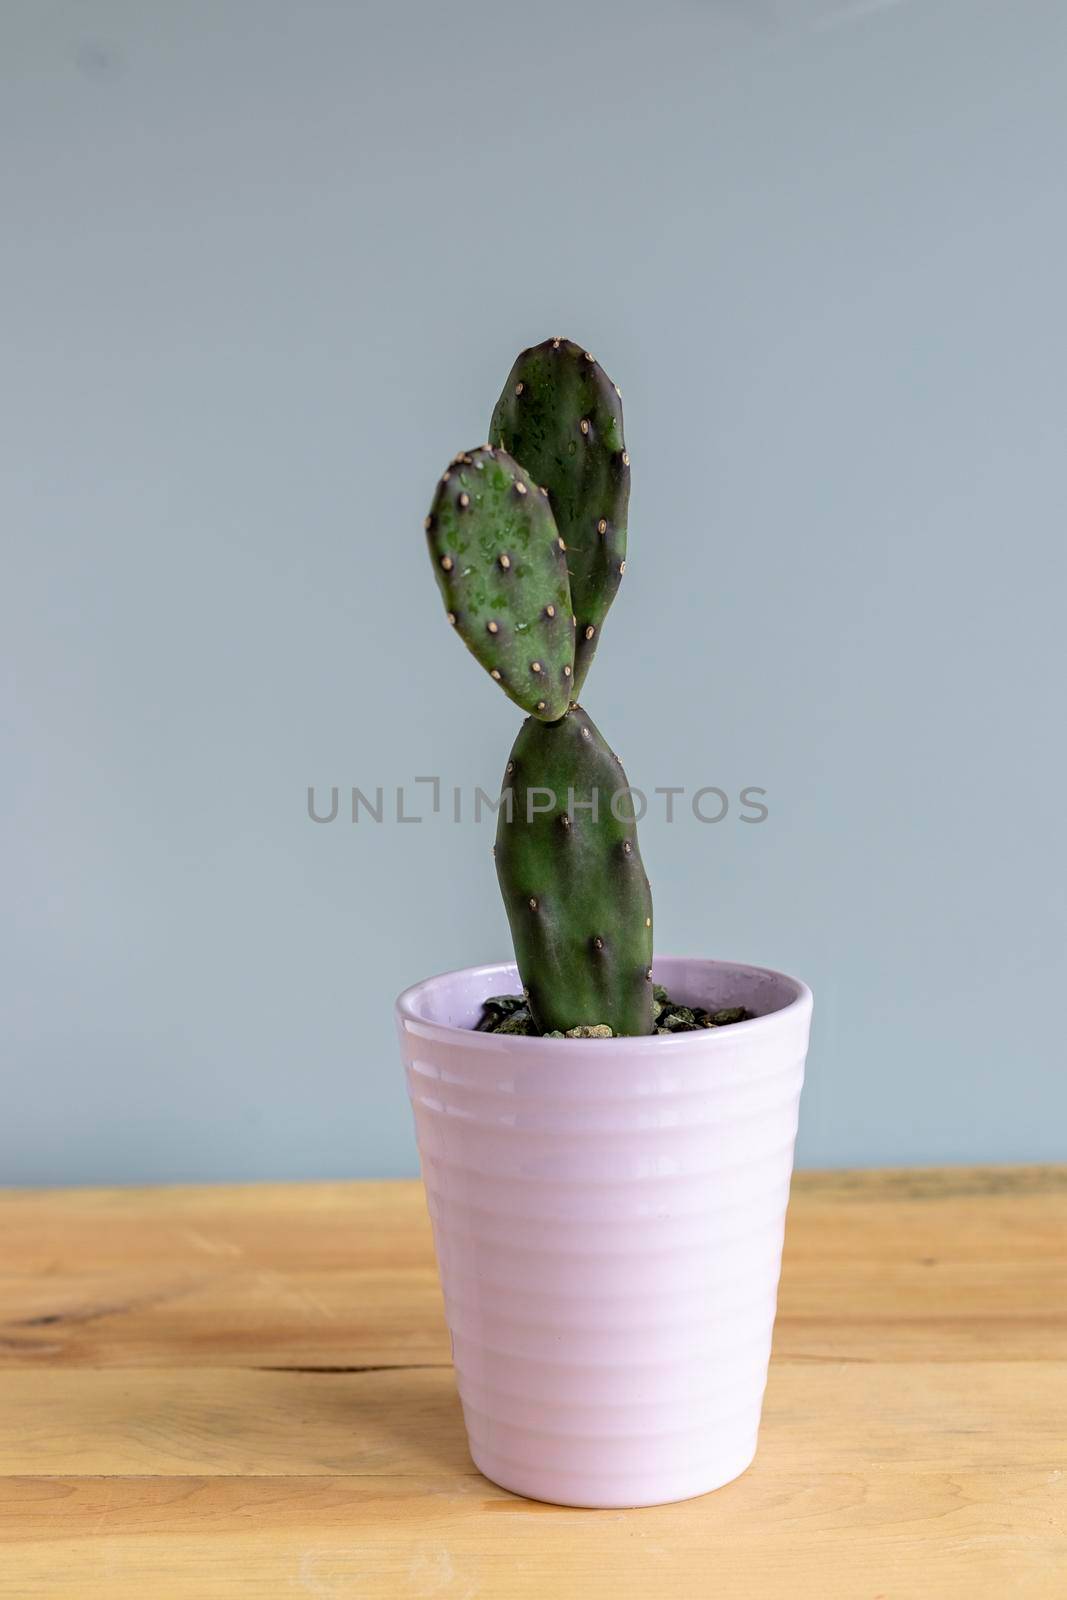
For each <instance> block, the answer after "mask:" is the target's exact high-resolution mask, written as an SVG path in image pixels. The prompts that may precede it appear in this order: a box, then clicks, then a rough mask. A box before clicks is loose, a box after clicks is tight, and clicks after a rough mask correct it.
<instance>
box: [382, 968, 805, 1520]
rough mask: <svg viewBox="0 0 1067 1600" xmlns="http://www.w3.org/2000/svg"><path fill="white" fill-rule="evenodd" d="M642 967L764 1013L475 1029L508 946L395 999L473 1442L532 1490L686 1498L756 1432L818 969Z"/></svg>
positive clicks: (697, 994)
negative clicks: (641, 1024) (664, 1024)
mask: <svg viewBox="0 0 1067 1600" xmlns="http://www.w3.org/2000/svg"><path fill="white" fill-rule="evenodd" d="M655 978H656V981H657V982H658V983H662V984H664V985H665V986H666V988H667V989H668V990H669V991H670V994H671V996H672V998H673V999H676V1000H681V1001H688V1002H689V1003H691V1004H697V1005H704V1006H712V1007H716V1006H724V1005H744V1006H747V1007H748V1008H749V1010H751V1011H753V1012H755V1013H756V1015H755V1018H754V1019H753V1020H752V1021H749V1022H740V1023H735V1024H733V1025H731V1026H730V1027H726V1028H721V1029H711V1030H706V1031H701V1032H699V1033H682V1034H673V1035H670V1036H665V1035H661V1036H658V1037H654V1038H648V1039H605V1040H599V1039H581V1040H570V1039H525V1038H517V1037H511V1036H509V1035H504V1036H498V1035H497V1036H495V1035H493V1034H484V1033H474V1032H473V1031H472V1027H473V1024H474V1022H475V1021H476V1020H477V1018H478V1016H479V1015H480V1009H481V1002H482V1000H484V999H485V998H486V997H487V996H489V995H491V994H506V993H515V992H516V991H517V990H518V988H519V987H520V984H519V978H518V975H517V972H516V969H515V968H514V966H511V965H503V964H502V965H499V966H487V967H471V968H468V969H466V970H465V971H462V972H452V973H448V974H446V975H444V976H443V977H439V978H429V979H427V981H426V982H424V983H420V984H416V985H415V986H414V988H411V989H408V990H406V991H405V993H404V994H402V995H401V996H400V999H399V1000H398V1002H397V1021H398V1026H399V1029H400V1039H401V1047H402V1050H403V1056H404V1063H405V1068H406V1073H407V1084H408V1092H409V1094H410V1097H411V1104H412V1107H413V1110H414V1114H415V1128H416V1135H417V1138H418V1145H419V1155H420V1159H421V1163H422V1175H423V1181H424V1183H425V1186H426V1195H427V1200H428V1203H429V1209H430V1216H431V1219H432V1222H433V1233H434V1243H435V1246H436V1250H437V1261H438V1266H439V1269H440V1274H441V1284H442V1288H443V1290H444V1299H445V1311H446V1315H447V1318H448V1325H449V1328H450V1331H451V1335H452V1353H453V1358H454V1361H455V1367H456V1378H457V1381H458V1386H459V1394H460V1399H461V1401H462V1404H463V1414H464V1418H465V1420H466V1425H467V1436H468V1439H469V1441H470V1450H471V1455H472V1456H473V1458H474V1462H475V1465H476V1466H477V1467H478V1468H479V1469H480V1470H481V1471H482V1472H483V1473H484V1474H485V1475H486V1477H487V1478H491V1479H492V1480H493V1481H494V1482H495V1483H498V1484H500V1485H501V1486H502V1487H503V1488H505V1489H510V1490H512V1491H513V1492H514V1493H516V1494H522V1495H528V1496H530V1497H532V1498H534V1499H537V1500H550V1501H555V1502H557V1503H560V1504H565V1505H576V1506H638V1505H655V1504H660V1503H662V1502H665V1501H669V1500H684V1499H688V1498H689V1497H690V1496H691V1495H698V1494H705V1493H707V1492H708V1491H709V1490H711V1489H717V1488H719V1487H720V1486H721V1485H722V1484H724V1483H728V1482H729V1481H730V1480H731V1479H732V1478H736V1477H737V1476H738V1474H739V1473H741V1472H743V1471H744V1469H745V1468H746V1467H747V1466H748V1465H749V1463H750V1462H751V1460H752V1457H753V1455H754V1454H755V1450H756V1435H757V1431H758V1428H759V1420H760V1410H761V1407H762V1403H763V1391H764V1387H765V1384H766V1379H767V1363H768V1358H769V1355H770V1347H771V1332H772V1329H773V1325H774V1313H775V1302H776V1298H777V1291H778V1275H779V1270H780V1267H781V1256H782V1234H783V1230H784V1226H785V1213H786V1204H787V1201H788V1197H789V1181H790V1175H791V1172H792V1165H793V1141H794V1137H795V1134H796V1127H797V1110H798V1103H799V1099H800V1087H801V1083H802V1081H803V1076H804V1059H805V1054H806V1052H807V1045H808V1028H809V1025H810V1021H811V1006H812V1000H811V991H810V990H809V989H808V988H807V987H806V986H805V985H804V984H803V983H799V982H798V981H797V980H796V979H795V978H787V977H785V976H784V975H783V974H782V973H780V972H771V971H768V970H765V969H764V968H761V967H747V966H737V965H733V964H731V963H728V962H720V961H697V960H678V959H664V960H660V961H657V962H656V964H655Z"/></svg>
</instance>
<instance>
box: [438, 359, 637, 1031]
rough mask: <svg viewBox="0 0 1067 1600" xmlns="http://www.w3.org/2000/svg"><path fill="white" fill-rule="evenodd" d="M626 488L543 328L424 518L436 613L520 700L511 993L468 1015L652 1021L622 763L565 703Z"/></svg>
mask: <svg viewBox="0 0 1067 1600" xmlns="http://www.w3.org/2000/svg"><path fill="white" fill-rule="evenodd" d="M501 441H502V442H501ZM629 493H630V458H629V456H628V455H627V454H626V449H625V446H624V444H623V436H622V405H621V403H620V400H619V393H618V390H617V389H616V388H615V386H614V384H612V383H611V382H610V380H609V379H608V378H607V377H606V375H605V374H604V372H603V371H602V369H601V368H600V367H599V366H598V365H597V363H596V362H595V361H594V359H593V357H592V356H591V355H589V354H588V353H587V352H586V351H584V350H582V348H581V347H580V346H579V345H575V344H571V343H570V342H569V341H568V340H565V339H548V340H546V341H545V343H544V344H541V345H536V346H534V347H533V348H532V349H529V350H526V351H524V352H523V354H522V355H521V356H520V357H519V359H518V361H517V362H516V363H515V366H514V367H513V368H512V373H511V377H510V378H509V379H508V384H507V387H506V389H505V391H504V394H503V395H502V396H501V399H500V401H499V402H498V404H497V407H496V410H495V412H494V413H493V432H492V438H491V442H490V443H489V444H487V445H483V446H482V447H480V448H479V449H476V450H467V451H463V452H462V453H461V454H460V455H458V456H456V457H454V458H453V460H452V463H451V465H450V466H449V468H448V470H447V471H446V472H445V473H444V474H443V475H442V477H441V480H440V482H439V484H438V487H437V492H436V494H435V496H434V501H433V505H432V506H431V508H430V514H429V516H428V517H427V518H426V536H427V542H428V544H429V549H430V555H431V557H432V560H433V565H434V572H435V574H436V577H437V582H438V586H439V587H440V590H441V593H442V596H443V597H444V602H445V609H446V611H447V613H448V620H449V622H451V623H452V625H453V627H454V628H455V630H456V632H457V633H458V634H459V635H460V637H461V638H462V639H463V642H464V643H465V644H466V646H467V648H468V649H469V650H470V651H471V653H472V654H473V655H474V656H475V657H476V658H477V659H478V661H480V662H481V664H482V666H483V667H485V668H486V670H487V671H488V672H489V674H490V676H491V677H492V678H493V679H495V681H496V682H497V683H498V684H499V685H500V687H501V688H502V689H503V690H504V692H505V694H507V695H508V696H510V698H511V699H512V700H514V701H515V703H516V704H517V705H520V706H521V707H522V708H523V710H524V711H526V712H527V713H528V717H527V720H526V722H525V723H524V724H523V726H522V729H521V730H520V733H519V736H518V738H517V739H516V741H515V746H514V748H513V750H512V752H511V759H510V761H509V762H508V769H507V774H506V776H505V785H504V788H505V794H504V796H503V797H502V801H501V811H500V815H499V820H498V829H497V844H496V858H497V875H498V878H499V880H500V887H501V891H502V893H503V896H504V902H505V905H506V908H507V913H508V920H509V922H510V924H511V932H512V938H513V941H514V944H515V953H516V957H517V959H518V964H519V971H520V973H521V975H522V981H523V985H524V988H525V994H526V1000H525V1002H520V1001H518V1000H515V1001H512V1000H511V999H510V998H509V997H506V996H501V997H498V999H496V1000H494V1001H492V1002H490V1003H489V1004H488V1006H487V1015H486V1017H485V1018H484V1019H483V1024H480V1026H484V1027H485V1028H490V1029H493V1030H498V1031H503V1032H510V1033H516V1034H522V1033H526V1032H529V1031H530V1030H531V1029H533V1028H538V1029H540V1030H541V1032H542V1033H546V1034H560V1035H563V1034H570V1036H571V1037H572V1038H573V1037H577V1038H594V1039H595V1038H603V1037H605V1036H607V1034H608V1032H609V1031H610V1033H611V1034H648V1033H652V1032H653V1031H654V1029H655V1026H656V1024H655V1010H654V1006H653V994H652V964H651V963H652V899H651V893H650V891H649V886H648V879H647V878H646V876H645V869H644V867H643V866H642V864H641V854H640V851H639V849H638V846H637V826H636V821H635V818H634V811H633V805H632V801H631V798H630V794H629V789H628V785H627V783H626V777H625V774H624V773H623V770H622V767H621V765H620V764H619V762H618V759H617V757H616V756H614V755H613V754H612V752H611V751H610V750H609V749H608V747H607V745H606V744H605V743H604V740H603V739H602V737H601V736H600V734H599V733H598V732H597V730H596V728H595V727H594V726H593V724H592V722H591V721H590V720H589V718H588V717H587V716H586V714H585V712H584V711H583V710H582V709H581V707H580V706H578V705H576V704H575V703H574V700H575V697H576V695H577V692H578V686H579V684H580V683H581V682H582V680H583V679H584V677H585V674H586V672H587V671H588V669H589V663H590V662H591V660H592V658H593V652H594V650H595V649H596V644H597V640H598V638H599V633H600V626H601V623H602V622H603V620H604V617H605V615H606V613H607V610H608V607H609V606H610V605H611V602H612V600H613V599H614V597H615V591H616V589H617V588H618V585H619V581H620V578H621V576H622V572H623V569H624V567H625V565H626V561H625V556H626V509H627V504H628V501H629ZM509 805H510V810H509ZM594 808H595V809H594ZM575 1030H577V1031H575ZM661 1031H662V1030H661Z"/></svg>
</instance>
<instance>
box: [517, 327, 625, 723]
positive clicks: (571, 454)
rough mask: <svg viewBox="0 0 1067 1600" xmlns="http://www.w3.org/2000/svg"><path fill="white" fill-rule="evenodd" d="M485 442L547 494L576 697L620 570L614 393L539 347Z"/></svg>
mask: <svg viewBox="0 0 1067 1600" xmlns="http://www.w3.org/2000/svg"><path fill="white" fill-rule="evenodd" d="M489 437H490V439H491V441H492V443H493V444H499V445H502V446H503V448H504V449H505V450H507V451H509V452H510V454H511V455H512V456H514V458H515V460H516V461H521V463H522V465H523V466H524V467H525V469H526V471H527V472H528V473H529V474H530V477H531V478H532V480H533V481H534V482H535V483H537V484H540V485H543V486H544V487H545V488H546V489H547V490H548V496H549V501H550V503H551V506H552V511H553V514H554V516H555V518H556V522H557V525H558V527H559V531H560V534H561V535H562V537H563V539H564V541H565V543H566V546H567V565H568V568H569V570H570V583H571V596H572V598H573V600H574V614H575V617H576V619H577V632H576V642H575V660H574V690H573V694H577V693H578V691H579V689H580V688H581V685H582V683H583V682H584V681H585V675H586V673H587V672H588V670H589V665H590V663H591V661H592V659H593V652H594V651H595V650H596V647H597V644H598V642H599V639H600V629H601V625H602V623H603V621H604V618H605V616H606V615H607V612H608V608H609V607H610V605H611V602H612V601H613V600H614V598H615V594H616V591H617V590H618V587H619V584H620V582H621V581H622V574H623V571H624V569H625V566H626V517H627V508H628V506H629V500H630V458H629V456H628V454H627V452H626V445H625V442H624V440H623V432H622V400H621V398H620V395H619V391H618V389H617V388H616V387H615V385H614V384H613V383H612V381H611V379H610V378H609V377H608V375H607V373H606V372H605V371H604V370H603V368H602V367H601V366H600V364H599V363H598V362H597V361H596V360H595V359H594V358H593V356H591V355H590V354H589V352H588V351H586V350H583V349H582V348H581V346H580V345H576V344H572V343H571V341H570V340H569V339H546V340H545V342H544V344H539V345H534V346H533V347H532V348H531V349H529V350H524V351H523V353H522V355H520V356H519V358H518V360H517V361H516V362H515V365H514V366H513V367H512V369H511V374H510V376H509V378H508V381H507V383H506V384H505V386H504V392H503V393H502V394H501V396H500V399H499V400H498V401H497V404H496V409H495V410H494V412H493V420H492V422H491V424H490V435H489Z"/></svg>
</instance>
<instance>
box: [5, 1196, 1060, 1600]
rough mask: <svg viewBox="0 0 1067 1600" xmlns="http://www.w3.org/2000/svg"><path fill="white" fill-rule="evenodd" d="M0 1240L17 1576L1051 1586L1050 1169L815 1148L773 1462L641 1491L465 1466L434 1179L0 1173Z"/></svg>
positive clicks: (87, 1588) (27, 1593)
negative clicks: (709, 1486)
mask: <svg viewBox="0 0 1067 1600" xmlns="http://www.w3.org/2000/svg"><path fill="white" fill-rule="evenodd" d="M0 1263H2V1270H0V1296H2V1298H0V1305H2V1310H0V1600H16V1597H17V1600H35V1597H36V1600H53V1597H60V1596H62V1597H63V1600H71V1597H74V1596H76V1597H77V1600H105V1597H106V1600H133V1597H134V1596H136V1597H137V1600H145V1596H146V1595H149V1594H150V1595H151V1600H171V1597H173V1600H182V1597H185V1596H196V1597H197V1600H215V1597H217V1600H227V1597H230V1596H236V1595H241V1596H252V1597H263V1600H266V1597H270V1600H277V1597H279V1596H285V1595H288V1594H295V1595H307V1596H324V1597H338V1600H341V1597H344V1600H347V1597H352V1600H357V1597H359V1600H363V1597H370V1600H386V1597H388V1600H407V1597H408V1596H418V1597H420V1600H421V1597H424V1596H441V1597H444V1600H449V1597H453V1600H481V1597H485V1600H510V1597H513V1596H514V1597H519V1600H527V1597H529V1600H534V1597H535V1596H536V1597H537V1600H543V1597H544V1596H545V1595H553V1596H557V1595H558V1596H560V1597H561V1600H570V1597H571V1596H575V1597H576V1596H578V1595H581V1596H582V1597H583V1600H585V1597H590V1600H609V1597H610V1600H631V1597H633V1600H637V1597H638V1596H640V1597H641V1600H647V1597H648V1596H650V1595H652V1596H659V1595H678V1596H680V1597H683V1600H690V1597H694V1600H701V1597H703V1596H704V1595H708V1596H709V1597H710V1596H712V1595H714V1596H716V1597H717V1600H720V1597H721V1600H732V1597H733V1596H737V1597H739V1600H740V1597H741V1596H744V1597H745V1600H772V1597H773V1600H782V1597H784V1596H786V1595H788V1596H789V1597H790V1600H795V1597H802V1600H803V1597H807V1596H812V1597H816V1596H817V1597H819V1600H839V1597H840V1600H911V1597H916V1600H919V1597H922V1600H927V1597H931V1600H933V1597H937V1600H956V1597H957V1596H958V1597H959V1600H964V1597H966V1600H994V1597H995V1600H1002V1597H1004V1596H1007V1595H1011V1596H1022V1597H1023V1600H1062V1597H1063V1595H1064V1594H1065V1593H1067V1576H1065V1575H1067V1505H1065V1497H1067V1326H1065V1325H1067V1170H1065V1169H1059V1168H1001V1169H955V1170H952V1169H949V1170H939V1171H929V1172H911V1173H865V1174H855V1173H825V1174H803V1175H801V1176H800V1178H798V1180H797V1184H796V1188H795V1195H794V1202H793V1207H792V1211H791V1217H790V1226H789V1231H788V1239H787V1249H786V1261H785V1268H784V1273H783V1282H782V1291H781V1299H780V1306H781V1311H780V1321H779V1327H778V1335H777V1339H776V1354H775V1360H774V1362H773V1364H772V1372H771V1380H770V1384H769V1386H768V1394H767V1406H766V1413H765V1423H764V1429H763V1433H762V1437H761V1448H760V1454H759V1456H758V1458H757V1461H756V1463H755V1465H754V1466H753V1468H752V1469H751V1470H750V1471H749V1472H748V1473H747V1474H745V1476H744V1477H743V1478H741V1479H740V1480H739V1481H738V1482H737V1483H736V1484H733V1485H730V1486H729V1487H728V1488H726V1489H724V1490H722V1491H720V1492H719V1493H718V1494H715V1495H711V1496H706V1497H704V1498H703V1499H701V1500H697V1501H691V1502H688V1503H687V1504H684V1505H679V1506H668V1507H661V1508H655V1509H652V1510H644V1511H623V1512H618V1511H612V1512H586V1511H574V1510H565V1509H562V1508H559V1507H548V1506H538V1505H534V1504H531V1503H528V1502H524V1501H520V1500H517V1499H515V1498H513V1497H512V1496H510V1495H507V1494H506V1493H504V1492H503V1491H501V1490H498V1489H496V1488H494V1487H493V1486H492V1485H490V1484H488V1483H487V1482H486V1481H485V1480H484V1479H483V1478H482V1477H481V1476H480V1475H479V1474H478V1473H477V1472H476V1471H475V1469H474V1467H473V1465H472V1464H471V1462H470V1459H469V1457H468V1455H467V1452H466V1446H465V1441H464V1437H463V1430H462V1419H461V1416H460V1412H459V1407H458V1403H457V1401H456V1397H455V1391H454V1385H453V1381H452V1374H451V1370H450V1368H449V1366H448V1364H447V1363H448V1342H447V1334H446V1333H445V1330H444V1325H443V1320H442V1317H441V1307H440V1295H439V1291H438V1288H437V1283H436V1276H435V1273H434V1269H433V1258H432V1249H431V1243H430V1235H429V1227H428V1224H427V1220H426V1214H425V1206H424V1202H423V1198H422V1194H421V1190H420V1189H419V1186H418V1185H417V1184H379V1183H375V1184H362V1185H350V1184H321V1185H262V1186H244V1187H238V1188H228V1189H214V1190H205V1189H164V1190H138V1191H131V1190H110V1191H75V1190H70V1191H56V1192H51V1193H47V1194H41V1193H8V1194H0ZM307 1368H312V1369H318V1370H310V1371H309V1370H305V1369H307ZM331 1368H332V1369H336V1368H342V1369H345V1370H326V1369H331ZM368 1368H369V1369H385V1370H362V1369H368ZM353 1369H359V1370H353Z"/></svg>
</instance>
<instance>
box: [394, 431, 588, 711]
mask: <svg viewBox="0 0 1067 1600" xmlns="http://www.w3.org/2000/svg"><path fill="white" fill-rule="evenodd" d="M426 537H427V541H428V543H429V546H430V552H431V555H432V557H433V562H434V571H435V572H436V574H437V583H438V587H439V588H440V590H441V594H442V596H443V597H444V602H445V609H446V611H447V613H448V620H449V622H451V623H452V625H453V627H454V628H455V630H456V632H457V633H458V634H459V635H460V637H461V638H462V640H463V642H464V644H465V645H466V646H467V648H468V650H469V651H470V652H471V654H472V655H473V656H475V657H477V659H478V660H479V661H480V662H481V664H482V666H483V667H484V668H485V669H486V671H487V672H488V673H489V675H490V677H491V678H493V679H494V681H495V682H496V683H499V685H500V687H501V688H502V689H503V691H504V693H505V694H506V695H508V696H510V698H511V699H512V700H514V701H515V703H516V705H519V706H521V707H522V709H523V710H524V711H528V712H530V713H531V714H532V715H533V716H535V717H541V718H544V719H545V720H547V721H550V722H552V721H556V720H557V719H558V718H560V717H561V716H562V715H563V713H564V712H565V711H566V709H567V706H568V705H569V703H570V699H571V695H572V694H573V683H574V615H573V612H572V608H571V594H570V586H569V582H568V578H567V552H566V549H565V546H564V541H563V540H562V539H561V537H560V535H559V530H558V529H557V527H556V523H555V520H554V519H553V516H552V512H551V510H550V508H549V504H548V498H547V496H546V495H545V494H543V493H542V492H541V490H540V488H539V487H538V485H537V484H536V483H534V482H531V480H530V477H529V475H528V473H526V472H524V471H523V469H522V468H521V467H520V466H518V465H517V463H516V462H514V461H513V460H512V458H511V457H510V456H509V455H508V454H506V452H505V451H503V450H494V449H493V448H492V446H491V445H484V446H482V447H481V448H479V449H476V450H466V451H463V452H462V453H461V454H460V455H458V456H455V457H454V458H453V460H452V462H451V465H450V466H449V467H448V469H447V470H446V471H445V472H444V474H443V475H442V477H441V480H440V482H439V483H438V485H437V493H436V494H435V496H434V501H433V505H432V506H431V507H430V514H429V516H428V517H427V518H426Z"/></svg>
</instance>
